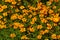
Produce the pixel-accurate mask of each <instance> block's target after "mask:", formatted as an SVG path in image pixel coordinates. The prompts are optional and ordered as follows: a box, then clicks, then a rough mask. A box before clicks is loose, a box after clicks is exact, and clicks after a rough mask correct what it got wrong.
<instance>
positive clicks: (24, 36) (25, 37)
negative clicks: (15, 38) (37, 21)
mask: <svg viewBox="0 0 60 40" xmlns="http://www.w3.org/2000/svg"><path fill="white" fill-rule="evenodd" d="M21 39H29V38H28V37H27V36H26V35H23V36H22V37H21Z"/></svg>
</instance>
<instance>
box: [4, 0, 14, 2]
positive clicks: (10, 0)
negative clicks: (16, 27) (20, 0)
mask: <svg viewBox="0 0 60 40" xmlns="http://www.w3.org/2000/svg"><path fill="white" fill-rule="evenodd" d="M12 1H14V0H5V2H9V3H10V2H12Z"/></svg>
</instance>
